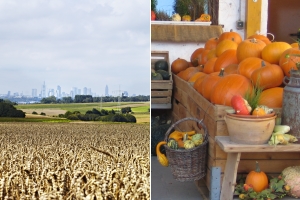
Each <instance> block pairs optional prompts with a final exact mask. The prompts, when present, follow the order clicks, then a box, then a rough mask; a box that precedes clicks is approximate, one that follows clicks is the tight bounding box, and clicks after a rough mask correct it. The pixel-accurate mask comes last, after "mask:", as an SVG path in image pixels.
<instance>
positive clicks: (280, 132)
mask: <svg viewBox="0 0 300 200" xmlns="http://www.w3.org/2000/svg"><path fill="white" fill-rule="evenodd" d="M290 130H291V128H290V126H288V125H275V127H274V130H273V133H272V135H271V138H270V140H269V142H268V143H269V145H277V144H284V145H286V144H289V143H292V142H297V141H298V139H297V138H296V137H295V136H293V135H290V134H288V132H289V131H290Z"/></svg>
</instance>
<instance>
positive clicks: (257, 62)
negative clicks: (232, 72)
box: [237, 57, 269, 79]
mask: <svg viewBox="0 0 300 200" xmlns="http://www.w3.org/2000/svg"><path fill="white" fill-rule="evenodd" d="M268 64H269V63H267V62H265V61H263V60H262V59H260V58H256V57H250V58H246V59H244V60H243V61H242V62H240V63H239V66H238V69H237V72H238V74H241V75H243V76H245V77H247V78H248V79H251V75H252V73H253V72H254V71H255V70H257V69H260V68H261V67H262V66H263V65H268Z"/></svg>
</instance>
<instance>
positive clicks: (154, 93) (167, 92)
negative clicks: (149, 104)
mask: <svg viewBox="0 0 300 200" xmlns="http://www.w3.org/2000/svg"><path fill="white" fill-rule="evenodd" d="M171 96H172V90H151V97H171Z"/></svg>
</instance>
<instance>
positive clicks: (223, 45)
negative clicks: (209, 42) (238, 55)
mask: <svg viewBox="0 0 300 200" xmlns="http://www.w3.org/2000/svg"><path fill="white" fill-rule="evenodd" d="M237 47H238V44H237V43H236V42H234V41H233V40H230V39H224V40H222V41H221V42H219V43H218V45H217V47H216V56H217V57H218V56H220V55H221V54H222V53H223V52H224V51H226V50H228V49H237Z"/></svg>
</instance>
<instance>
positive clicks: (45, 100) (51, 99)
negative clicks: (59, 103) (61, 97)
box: [41, 96, 56, 104]
mask: <svg viewBox="0 0 300 200" xmlns="http://www.w3.org/2000/svg"><path fill="white" fill-rule="evenodd" d="M41 103H44V104H49V103H56V97H55V96H50V97H46V98H43V99H42V100H41Z"/></svg>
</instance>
